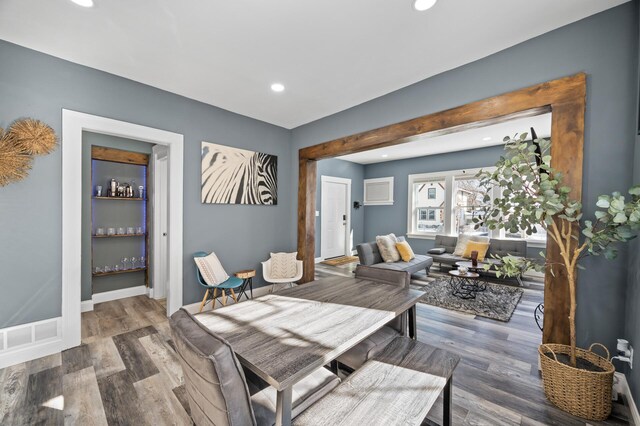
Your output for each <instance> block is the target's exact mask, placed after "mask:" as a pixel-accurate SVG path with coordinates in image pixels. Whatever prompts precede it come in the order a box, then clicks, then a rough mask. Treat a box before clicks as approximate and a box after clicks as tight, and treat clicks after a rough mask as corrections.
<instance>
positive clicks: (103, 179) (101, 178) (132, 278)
mask: <svg viewBox="0 0 640 426" xmlns="http://www.w3.org/2000/svg"><path fill="white" fill-rule="evenodd" d="M94 145H95V146H104V147H108V148H116V149H123V150H127V151H133V152H141V153H143V154H151V148H152V147H153V145H152V144H150V143H147V142H141V141H136V140H132V139H125V138H118V137H115V136H109V135H101V134H98V133H92V132H83V133H82V300H90V299H91V295H92V293H101V292H105V291H111V290H119V289H122V288H127V287H135V286H139V285H144V284H145V280H144V272H134V273H129V274H120V275H112V276H106V277H96V278H92V275H91V266H92V260H93V266H104V265H105V264H108V265H110V266H113V265H114V264H115V263H117V262H118V261H119V260H120V258H121V257H124V256H127V257H131V256H132V255H134V256H136V257H137V256H141V255H143V254H144V253H143V249H144V243H143V239H142V238H139V237H133V238H114V239H108V238H102V239H97V240H95V241H94V243H93V244H94V245H93V252H92V250H91V247H92V240H93V239H92V238H91V235H92V233H94V232H95V229H92V225H91V217H92V214H91V213H92V201H93V200H92V196H93V194H94V191H95V185H102V187H103V191H106V190H107V181H108V180H109V179H110V178H112V177H113V178H115V179H116V180H122V181H125V182H130V181H131V179H135V180H136V183H137V184H138V185H142V184H143V179H142V177H143V174H144V168H143V167H142V166H136V165H132V164H120V163H110V162H106V161H95V162H93V163H94V166H95V167H94V170H93V172H92V170H91V165H92V161H91V146H94ZM92 179H93V182H92ZM150 181H151V179H150ZM150 181H149V182H147V183H146V188H147V189H150V183H151V182H150ZM136 190H137V188H136ZM140 203H142V202H140V201H133V202H124V203H122V202H110V201H104V200H96V201H93V207H94V209H93V210H94V211H93V219H94V226H93V228H96V227H97V226H101V227H103V228H105V230H106V228H107V227H114V228H118V227H120V226H123V227H125V228H126V227H127V226H138V225H141V226H144V224H143V223H142V211H143V209H142V208H141V207H142V206H141V204H140ZM147 214H149V212H147ZM148 231H151V230H150V229H148ZM92 253H93V254H92ZM145 256H148V253H147V254H146V255H145ZM92 283H93V285H92ZM92 290H93V291H92Z"/></svg>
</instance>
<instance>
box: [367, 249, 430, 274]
mask: <svg viewBox="0 0 640 426" xmlns="http://www.w3.org/2000/svg"><path fill="white" fill-rule="evenodd" d="M431 265H433V259H432V258H431V256H426V255H424V254H416V257H415V258H413V259H411V260H410V261H408V262H403V261H400V262H392V263H384V262H383V263H377V264H375V265H371V267H373V268H380V269H392V270H396V271H407V272H409V273H410V274H415V273H416V272H418V271H421V270H423V269H429V268H430V267H431Z"/></svg>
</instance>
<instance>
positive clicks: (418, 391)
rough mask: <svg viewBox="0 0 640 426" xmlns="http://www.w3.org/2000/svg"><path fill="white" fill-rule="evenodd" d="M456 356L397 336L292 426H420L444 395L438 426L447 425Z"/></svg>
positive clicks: (298, 418) (301, 415)
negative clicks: (440, 422)
mask: <svg viewBox="0 0 640 426" xmlns="http://www.w3.org/2000/svg"><path fill="white" fill-rule="evenodd" d="M459 361H460V357H458V356H457V355H454V354H452V353H450V352H448V351H445V350H443V349H438V348H435V347H433V346H430V345H427V344H425V343H422V342H418V341H416V340H413V339H410V338H408V337H397V338H395V339H394V340H393V341H391V343H389V345H388V346H387V347H386V348H385V349H384V350H383V351H382V352H381V353H379V354H378V355H375V356H374V357H373V358H371V359H370V360H369V361H367V362H366V363H365V364H364V365H363V366H362V367H361V368H359V369H358V370H356V372H355V373H353V374H351V375H350V376H349V377H348V378H347V379H346V380H345V381H343V382H342V383H341V384H340V385H338V387H336V388H335V389H333V390H332V391H331V392H329V393H328V394H327V395H325V396H324V397H323V398H322V399H320V400H319V401H318V402H316V403H315V404H314V405H312V406H311V407H309V408H308V409H306V410H305V411H304V412H302V414H300V415H299V416H298V417H296V418H295V419H294V421H293V424H294V425H305V426H310V425H311V426H313V425H318V426H320V425H322V426H326V425H338V424H339V425H394V424H397V425H420V424H422V422H423V420H424V419H425V417H426V416H427V414H428V413H429V410H430V409H431V407H432V406H433V404H434V403H435V402H436V400H437V399H438V396H439V395H440V394H441V393H444V395H443V397H444V404H443V406H444V413H443V424H444V425H450V424H451V395H452V389H451V386H452V375H453V370H454V369H455V368H456V366H457V365H458V362H459Z"/></svg>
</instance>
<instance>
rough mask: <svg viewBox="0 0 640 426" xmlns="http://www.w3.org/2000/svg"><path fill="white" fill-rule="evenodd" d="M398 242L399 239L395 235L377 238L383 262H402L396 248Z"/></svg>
mask: <svg viewBox="0 0 640 426" xmlns="http://www.w3.org/2000/svg"><path fill="white" fill-rule="evenodd" d="M397 242H398V239H397V238H396V236H395V235H394V234H389V235H378V236H377V237H376V244H378V249H379V250H380V256H382V260H384V261H385V262H387V263H389V262H397V261H398V260H400V253H398V249H397V248H396V243H397Z"/></svg>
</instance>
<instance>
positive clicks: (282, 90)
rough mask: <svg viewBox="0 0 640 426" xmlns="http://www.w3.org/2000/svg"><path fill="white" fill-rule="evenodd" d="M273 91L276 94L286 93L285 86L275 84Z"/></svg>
mask: <svg viewBox="0 0 640 426" xmlns="http://www.w3.org/2000/svg"><path fill="white" fill-rule="evenodd" d="M271 90H273V91H274V92H284V84H281V83H273V84H272V85H271Z"/></svg>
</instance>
